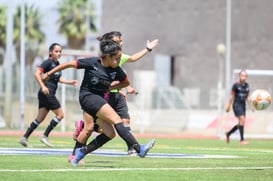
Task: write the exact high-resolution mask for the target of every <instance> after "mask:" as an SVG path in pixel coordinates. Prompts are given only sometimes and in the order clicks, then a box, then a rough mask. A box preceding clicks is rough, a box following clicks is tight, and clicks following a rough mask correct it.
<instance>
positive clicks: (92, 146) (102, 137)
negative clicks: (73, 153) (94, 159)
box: [81, 133, 111, 154]
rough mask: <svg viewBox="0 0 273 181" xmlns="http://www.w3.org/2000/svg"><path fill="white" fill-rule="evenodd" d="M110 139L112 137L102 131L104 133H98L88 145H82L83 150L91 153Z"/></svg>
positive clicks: (85, 152)
mask: <svg viewBox="0 0 273 181" xmlns="http://www.w3.org/2000/svg"><path fill="white" fill-rule="evenodd" d="M110 140H111V138H109V137H108V136H106V135H105V134H104V133H102V134H100V135H98V136H97V137H96V138H95V139H93V140H92V141H91V142H90V143H89V144H88V145H86V146H84V147H82V148H81V151H82V152H83V153H84V154H88V153H91V152H93V151H94V150H96V149H98V148H99V147H101V146H102V145H104V144H105V143H107V142H108V141H110Z"/></svg>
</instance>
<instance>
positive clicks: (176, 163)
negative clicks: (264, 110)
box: [0, 136, 273, 181]
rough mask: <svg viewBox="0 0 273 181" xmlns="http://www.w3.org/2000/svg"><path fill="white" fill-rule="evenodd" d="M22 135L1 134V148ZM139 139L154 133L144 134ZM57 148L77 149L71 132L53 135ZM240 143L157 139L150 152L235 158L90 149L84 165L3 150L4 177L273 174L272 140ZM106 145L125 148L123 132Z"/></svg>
mask: <svg viewBox="0 0 273 181" xmlns="http://www.w3.org/2000/svg"><path fill="white" fill-rule="evenodd" d="M18 140H19V137H18V136H1V137H0V148H22V147H21V146H20V145H19V144H18ZM138 140H139V142H140V143H146V142H147V141H148V140H149V139H146V138H145V139H144V138H139V139H138ZM29 141H30V143H31V144H32V145H33V146H34V148H44V149H48V148H46V147H45V146H43V145H42V144H41V143H40V142H39V138H38V137H37V136H33V137H31V138H30V140H29ZM51 142H52V143H53V144H55V145H56V147H55V148H56V149H64V148H69V149H72V147H73V145H74V142H73V140H72V138H70V137H56V136H52V137H51ZM249 142H250V144H248V145H240V144H238V141H237V140H231V143H230V144H229V145H227V144H226V143H225V141H223V140H216V139H215V140H212V139H210V140H208V139H199V140H198V139H156V144H155V146H154V148H153V149H152V150H151V151H150V153H151V154H152V153H164V154H175V153H176V154H186V155H200V156H204V155H206V156H211V155H218V156H219V155H220V156H221V155H222V156H234V157H233V158H202V157H201V158H187V157H185V158H157V157H149V156H148V157H146V158H144V159H141V158H139V157H137V156H120V157H115V156H99V155H88V156H87V157H85V159H84V161H85V164H84V165H79V166H78V167H73V166H71V165H70V164H69V163H68V162H67V157H68V155H7V154H2V153H1V152H0V153H1V154H0V159H1V160H0V179H1V180H4V181H6V180H18V181H19V180H20V181H22V180H28V181H29V180H39V181H42V180H62V181H63V180H107V181H116V180H117V181H122V180H126V181H128V180H137V181H141V180H145V181H150V180H156V181H158V180H168V181H169V180H221V181H222V180H228V181H231V180H232V181H234V180H248V181H249V180H261V181H266V180H268V181H269V180H270V181H272V180H273V144H272V140H249ZM102 149H103V150H117V151H118V152H121V151H122V152H124V151H125V144H124V143H123V141H122V140H121V139H120V138H118V137H117V138H115V139H114V140H112V141H111V142H109V143H107V144H106V145H105V146H104V147H103V148H102Z"/></svg>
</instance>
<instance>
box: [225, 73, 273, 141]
mask: <svg viewBox="0 0 273 181" xmlns="http://www.w3.org/2000/svg"><path fill="white" fill-rule="evenodd" d="M240 71H241V69H234V70H233V72H232V83H235V82H238V81H239V72H240ZM246 72H247V74H248V79H247V82H248V84H249V87H250V95H251V93H252V92H254V91H255V90H257V89H265V90H267V91H268V92H269V93H270V95H271V96H272V95H273V91H272V88H273V70H256V69H247V70H246ZM231 86H232V85H230V87H228V88H227V89H229V90H231ZM237 122H238V120H237V119H236V117H234V114H233V112H231V113H229V114H228V115H225V117H224V119H223V123H224V124H223V129H224V130H229V129H230V128H231V127H232V126H234V125H235V124H236V123H237ZM238 134H239V133H238ZM235 136H236V139H238V138H239V136H237V135H236V134H235ZM245 137H246V139H247V138H264V139H266V138H273V106H272V105H270V106H269V107H268V108H267V109H266V110H262V111H257V110H255V111H254V112H253V111H252V110H251V108H250V106H249V105H248V104H247V112H246V123H245Z"/></svg>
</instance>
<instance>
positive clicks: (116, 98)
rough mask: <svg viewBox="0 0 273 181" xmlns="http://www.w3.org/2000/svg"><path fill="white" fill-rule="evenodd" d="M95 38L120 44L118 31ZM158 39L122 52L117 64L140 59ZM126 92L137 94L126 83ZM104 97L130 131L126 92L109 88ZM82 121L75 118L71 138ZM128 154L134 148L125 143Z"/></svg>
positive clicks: (80, 127)
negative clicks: (141, 46) (143, 46)
mask: <svg viewBox="0 0 273 181" xmlns="http://www.w3.org/2000/svg"><path fill="white" fill-rule="evenodd" d="M97 40H99V41H102V40H113V41H114V42H116V43H118V44H119V45H120V46H122V44H123V41H122V34H121V33H120V32H119V31H111V32H108V33H105V34H104V35H102V36H100V37H97ZM158 41H159V40H158V39H155V40H153V41H151V42H150V41H147V44H146V47H145V48H144V49H143V50H141V51H139V52H137V53H135V54H133V55H126V54H124V53H122V56H121V58H120V61H119V66H120V67H122V65H123V64H124V63H126V62H136V61H138V60H139V59H141V58H142V57H143V56H145V55H146V54H148V53H149V52H150V51H152V49H153V48H155V47H156V46H157V44H158ZM126 91H127V94H137V91H136V90H135V89H134V88H133V87H131V86H130V85H128V86H127V87H126ZM104 97H105V99H106V100H107V101H108V103H109V104H110V105H111V106H112V108H113V109H114V110H115V111H116V112H117V113H118V115H119V116H120V117H121V119H122V121H123V123H124V126H125V128H126V129H128V130H129V131H131V127H130V115H129V113H128V106H127V103H126V99H127V98H128V96H127V95H126V93H124V92H123V91H121V90H111V91H110V92H109V93H107V94H105V96H104ZM83 126H84V123H83V121H82V120H77V121H76V122H75V132H74V134H73V139H74V140H76V139H77V136H78V135H79V134H80V132H81V130H82V129H83ZM127 149H128V154H129V155H131V154H133V153H135V150H134V149H133V148H131V147H130V146H129V145H127ZM74 154H75V151H74V150H73V153H72V155H69V158H68V160H69V161H70V160H72V159H73V155H74Z"/></svg>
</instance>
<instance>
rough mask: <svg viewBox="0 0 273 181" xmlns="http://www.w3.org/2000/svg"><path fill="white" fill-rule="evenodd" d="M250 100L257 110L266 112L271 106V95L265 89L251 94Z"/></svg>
mask: <svg viewBox="0 0 273 181" xmlns="http://www.w3.org/2000/svg"><path fill="white" fill-rule="evenodd" d="M250 100H251V104H252V106H253V107H254V108H255V109H256V110H265V109H266V108H268V107H269V106H270V104H271V95H270V94H269V92H268V91H266V90H264V89H257V90H255V91H254V92H253V93H252V94H251V96H250Z"/></svg>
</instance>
